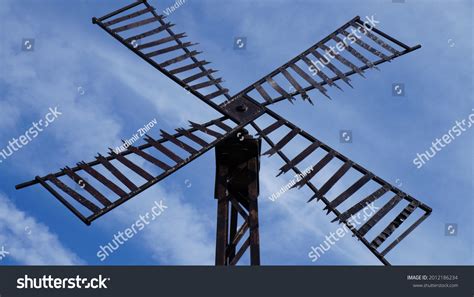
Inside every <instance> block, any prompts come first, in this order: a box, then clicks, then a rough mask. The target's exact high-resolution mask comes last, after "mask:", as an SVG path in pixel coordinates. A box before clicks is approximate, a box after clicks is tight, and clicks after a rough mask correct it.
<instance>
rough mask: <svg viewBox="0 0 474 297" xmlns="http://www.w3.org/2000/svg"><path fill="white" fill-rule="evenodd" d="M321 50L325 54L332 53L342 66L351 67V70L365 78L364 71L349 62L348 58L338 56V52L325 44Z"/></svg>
mask: <svg viewBox="0 0 474 297" xmlns="http://www.w3.org/2000/svg"><path fill="white" fill-rule="evenodd" d="M321 49H323V50H324V51H325V52H327V53H328V52H332V53H331V54H332V55H334V58H335V59H336V60H338V61H339V62H341V63H342V64H344V65H346V66H347V67H349V68H350V69H352V71H354V72H356V73H358V74H359V75H360V76H362V77H365V76H364V73H363V71H362V70H361V69H360V68H359V67H357V66H356V65H354V64H353V63H352V62H351V61H349V60H347V59H346V58H344V57H343V56H342V55H340V54H338V53H337V52H334V51H332V50H331V49H330V48H329V47H327V46H326V45H324V44H321Z"/></svg>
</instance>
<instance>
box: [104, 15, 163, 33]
mask: <svg viewBox="0 0 474 297" xmlns="http://www.w3.org/2000/svg"><path fill="white" fill-rule="evenodd" d="M157 21H158V20H157V19H156V18H155V17H154V16H153V17H151V18H148V19H145V20H141V21H138V22H134V23H131V24H128V25H125V26H122V27H118V28H115V29H112V31H113V32H115V33H119V32H123V31H127V30H131V29H134V28H138V27H141V26H145V25H148V24H150V23H153V22H157Z"/></svg>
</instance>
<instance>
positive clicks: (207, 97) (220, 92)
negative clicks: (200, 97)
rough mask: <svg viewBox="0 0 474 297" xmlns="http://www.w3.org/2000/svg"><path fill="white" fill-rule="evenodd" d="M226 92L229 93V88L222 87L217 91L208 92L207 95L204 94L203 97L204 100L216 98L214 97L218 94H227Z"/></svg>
mask: <svg viewBox="0 0 474 297" xmlns="http://www.w3.org/2000/svg"><path fill="white" fill-rule="evenodd" d="M227 93H229V89H222V90H219V91H217V92H214V93H211V94H209V95H206V96H205V97H204V98H205V99H206V100H211V99H214V98H216V97H218V96H221V95H224V94H227Z"/></svg>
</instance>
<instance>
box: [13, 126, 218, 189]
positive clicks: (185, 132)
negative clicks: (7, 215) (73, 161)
mask: <svg viewBox="0 0 474 297" xmlns="http://www.w3.org/2000/svg"><path fill="white" fill-rule="evenodd" d="M226 119H227V117H221V118H219V119H217V120H219V121H224V120H226ZM214 121H215V120H212V121H208V122H206V123H204V124H202V126H205V127H208V126H212V125H213V124H214ZM198 130H199V129H198V128H196V127H192V128H190V129H188V130H185V129H183V128H180V129H177V133H176V134H174V135H172V136H173V138H180V137H183V136H185V137H188V138H190V139H191V140H193V141H195V142H196V143H198V144H200V145H201V146H203V147H206V146H207V145H209V144H208V143H207V142H206V141H204V140H202V139H200V138H199V137H197V136H195V135H194V134H192V133H194V132H196V131H198ZM191 135H192V136H191ZM157 141H158V142H159V143H164V142H167V141H169V140H168V139H160V140H157ZM150 147H152V145H151V144H150V143H146V144H143V145H141V146H139V147H138V149H139V150H141V151H142V150H145V149H148V148H150ZM132 153H135V152H132V151H131V150H126V151H124V152H121V153H120V154H121V155H122V156H127V155H129V154H132ZM104 158H106V159H107V160H108V161H111V160H114V159H115V158H113V157H111V156H108V157H104ZM99 164H101V163H100V162H99V161H98V160H96V161H92V162H89V163H88V165H89V166H91V167H93V166H96V165H99ZM71 170H72V171H74V172H77V171H80V170H82V168H81V167H79V166H76V167H74V168H71ZM63 175H65V173H64V172H58V173H55V174H54V176H55V177H61V176H63ZM43 178H46V177H43ZM38 183H39V181H38V180H37V179H35V180H32V181H28V182H25V183H22V184H19V185H16V186H15V189H17V190H20V189H23V188H26V187H29V186H32V185H35V184H38Z"/></svg>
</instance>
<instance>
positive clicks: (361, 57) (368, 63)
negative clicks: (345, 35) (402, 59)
mask: <svg viewBox="0 0 474 297" xmlns="http://www.w3.org/2000/svg"><path fill="white" fill-rule="evenodd" d="M332 38H333V39H334V40H335V41H336V42H338V43H340V44H342V45H343V46H344V48H345V49H346V50H347V51H348V52H349V53H350V54H351V55H353V56H354V57H356V58H357V59H358V60H359V61H361V62H362V63H364V64H365V65H366V66H368V67H369V68H377V67H376V66H375V65H374V63H372V62H371V61H370V60H369V59H367V58H366V57H365V56H364V55H362V54H361V53H359V52H358V51H357V50H355V49H354V48H353V47H352V46H350V45H349V44H347V43H345V42H344V41H342V39H340V38H339V37H338V36H337V35H334V36H333V37H332Z"/></svg>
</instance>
